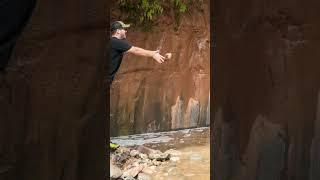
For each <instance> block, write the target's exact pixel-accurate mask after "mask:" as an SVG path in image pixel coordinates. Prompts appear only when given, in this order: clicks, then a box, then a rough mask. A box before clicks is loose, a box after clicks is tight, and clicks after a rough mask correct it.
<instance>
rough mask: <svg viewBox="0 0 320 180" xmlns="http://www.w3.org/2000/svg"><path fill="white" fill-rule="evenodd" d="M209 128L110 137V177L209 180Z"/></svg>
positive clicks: (157, 179)
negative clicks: (111, 143)
mask: <svg viewBox="0 0 320 180" xmlns="http://www.w3.org/2000/svg"><path fill="white" fill-rule="evenodd" d="M209 137H210V131H209V128H207V127H205V128H195V129H185V130H179V131H170V132H159V133H147V134H139V135H131V136H122V137H113V138H111V141H112V142H114V143H118V144H120V147H119V148H118V149H116V150H115V151H112V152H110V175H111V178H113V179H126V180H133V179H138V180H149V179H150V180H151V179H155V180H164V179H170V180H189V179H190V180H191V179H199V180H202V179H203V180H206V179H210V146H209Z"/></svg>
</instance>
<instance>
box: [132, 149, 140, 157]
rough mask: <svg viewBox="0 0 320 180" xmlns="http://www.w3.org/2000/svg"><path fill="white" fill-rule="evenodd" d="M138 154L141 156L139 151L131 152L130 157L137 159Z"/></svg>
mask: <svg viewBox="0 0 320 180" xmlns="http://www.w3.org/2000/svg"><path fill="white" fill-rule="evenodd" d="M138 154H139V151H137V150H132V151H130V156H131V157H136V156H137V155H138Z"/></svg>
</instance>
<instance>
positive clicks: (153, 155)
mask: <svg viewBox="0 0 320 180" xmlns="http://www.w3.org/2000/svg"><path fill="white" fill-rule="evenodd" d="M149 158H150V159H155V160H158V161H163V160H167V159H169V158H170V157H169V154H167V153H158V152H156V153H151V154H149Z"/></svg>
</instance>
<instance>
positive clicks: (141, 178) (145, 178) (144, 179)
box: [138, 173, 151, 180]
mask: <svg viewBox="0 0 320 180" xmlns="http://www.w3.org/2000/svg"><path fill="white" fill-rule="evenodd" d="M138 180H151V176H150V175H148V174H144V173H139V174H138Z"/></svg>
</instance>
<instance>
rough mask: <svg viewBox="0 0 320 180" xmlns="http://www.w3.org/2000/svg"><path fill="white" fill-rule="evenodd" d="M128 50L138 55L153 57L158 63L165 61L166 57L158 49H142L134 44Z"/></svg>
mask: <svg viewBox="0 0 320 180" xmlns="http://www.w3.org/2000/svg"><path fill="white" fill-rule="evenodd" d="M127 52H128V53H132V54H135V55H138V56H144V57H152V58H153V59H154V60H156V61H157V62H158V63H163V62H164V59H165V58H164V57H163V56H161V55H160V54H159V52H158V51H150V50H146V49H142V48H139V47H134V46H132V47H131V48H130V49H129V50H128V51H127Z"/></svg>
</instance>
